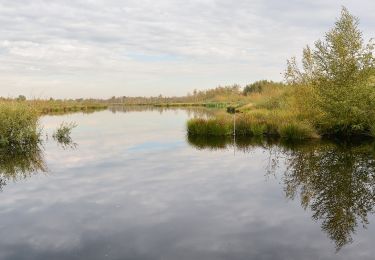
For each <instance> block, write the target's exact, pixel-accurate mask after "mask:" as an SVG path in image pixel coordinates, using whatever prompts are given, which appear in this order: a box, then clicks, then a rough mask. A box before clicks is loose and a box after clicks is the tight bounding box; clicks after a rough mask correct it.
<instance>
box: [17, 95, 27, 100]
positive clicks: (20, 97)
mask: <svg viewBox="0 0 375 260" xmlns="http://www.w3.org/2000/svg"><path fill="white" fill-rule="evenodd" d="M17 100H18V101H26V97H25V96H24V95H19V96H18V98H17Z"/></svg>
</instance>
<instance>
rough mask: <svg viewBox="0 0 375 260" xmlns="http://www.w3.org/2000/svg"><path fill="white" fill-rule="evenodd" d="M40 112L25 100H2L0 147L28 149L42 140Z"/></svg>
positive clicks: (0, 105) (0, 104)
mask: <svg viewBox="0 0 375 260" xmlns="http://www.w3.org/2000/svg"><path fill="white" fill-rule="evenodd" d="M38 118H39V115H38V112H37V111H36V110H35V109H34V108H32V107H31V106H29V105H28V104H26V103H24V102H15V101H14V102H0V148H7V149H8V148H9V149H20V150H24V149H28V148H30V147H34V146H35V144H36V143H38V142H39V141H40V129H39V125H38Z"/></svg>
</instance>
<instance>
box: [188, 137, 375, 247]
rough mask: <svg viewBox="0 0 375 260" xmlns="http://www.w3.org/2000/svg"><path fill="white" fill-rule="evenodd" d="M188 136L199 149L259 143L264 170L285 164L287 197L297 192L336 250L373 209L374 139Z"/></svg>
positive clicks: (241, 147)
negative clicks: (334, 140)
mask: <svg viewBox="0 0 375 260" xmlns="http://www.w3.org/2000/svg"><path fill="white" fill-rule="evenodd" d="M188 142H189V143H190V144H191V145H192V146H194V147H196V148H198V149H225V148H230V147H232V146H233V144H234V143H235V146H236V149H237V150H240V151H244V152H249V151H251V150H252V149H253V148H254V147H259V146H261V147H263V148H264V149H265V150H266V151H267V152H269V160H268V165H267V169H266V170H267V174H270V173H273V174H276V171H277V169H278V168H279V166H280V164H285V167H286V170H285V171H284V172H283V177H282V178H283V183H284V191H285V195H286V197H287V198H289V199H295V198H296V197H297V195H298V196H299V198H300V200H301V205H302V207H303V208H304V209H310V210H311V212H312V218H313V219H314V220H317V221H321V227H322V230H323V231H325V232H326V233H327V234H328V236H329V237H330V239H332V241H334V243H335V245H336V249H337V250H340V249H341V248H342V247H343V246H344V245H346V244H348V243H351V242H352V241H353V238H352V235H353V234H354V233H355V232H356V228H357V226H358V224H362V225H363V227H366V225H367V224H368V215H369V214H372V213H374V204H375V151H374V144H371V143H362V144H342V143H341V144H336V143H332V142H324V141H319V142H309V143H304V144H288V143H278V142H276V141H273V140H262V139H258V140H255V141H254V140H251V139H247V140H246V139H245V140H241V139H237V140H236V141H233V139H232V138H228V139H225V138H224V139H223V138H221V139H217V138H213V139H212V138H202V137H193V136H188Z"/></svg>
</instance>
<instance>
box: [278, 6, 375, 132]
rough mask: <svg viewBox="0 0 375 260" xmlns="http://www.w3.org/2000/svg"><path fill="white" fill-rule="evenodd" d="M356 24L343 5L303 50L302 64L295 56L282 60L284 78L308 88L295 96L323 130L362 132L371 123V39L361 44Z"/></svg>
mask: <svg viewBox="0 0 375 260" xmlns="http://www.w3.org/2000/svg"><path fill="white" fill-rule="evenodd" d="M358 24H359V20H358V18H356V17H354V16H353V15H351V14H350V13H349V12H348V10H347V9H346V8H345V7H343V8H342V11H341V17H340V18H339V19H338V20H337V21H336V23H335V26H334V28H333V29H331V30H330V31H329V32H328V33H326V35H325V39H324V40H323V41H322V40H319V41H317V42H316V43H315V49H311V48H310V47H309V46H307V47H306V48H305V49H304V50H303V58H302V69H300V68H299V66H298V65H297V62H296V59H295V58H292V59H291V60H288V62H287V70H286V73H285V78H286V81H287V82H288V83H289V84H292V85H296V86H299V87H302V88H304V89H305V90H308V91H307V93H308V94H307V95H306V92H305V95H301V96H300V97H297V98H302V99H304V100H302V101H301V100H300V102H299V103H300V104H305V105H308V106H310V107H311V106H312V107H313V109H314V111H315V112H316V113H317V114H319V115H320V116H319V117H317V118H318V120H316V122H315V123H316V125H317V126H318V127H319V129H320V130H321V131H322V132H323V134H324V133H329V134H332V133H335V134H337V133H340V134H349V135H350V134H362V133H368V132H369V131H371V128H372V127H373V126H374V125H375V87H374V78H373V76H374V68H375V59H374V56H373V53H372V52H373V50H374V44H373V43H372V41H370V42H369V43H368V44H364V40H363V36H362V32H361V31H360V30H359V29H358ZM297 93H298V90H297ZM305 99H309V100H305ZM305 108H306V109H309V108H307V107H305Z"/></svg>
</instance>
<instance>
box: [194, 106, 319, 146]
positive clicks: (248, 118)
mask: <svg viewBox="0 0 375 260" xmlns="http://www.w3.org/2000/svg"><path fill="white" fill-rule="evenodd" d="M187 131H188V134H189V135H202V136H228V135H233V134H234V127H233V116H231V115H219V116H217V117H214V118H193V119H190V120H189V121H188V122H187ZM235 134H236V136H248V137H262V136H267V137H278V138H281V139H285V140H304V139H313V138H319V135H318V134H317V132H316V130H315V129H314V128H313V127H312V126H311V124H309V123H308V122H307V121H303V120H299V119H298V115H296V114H293V113H290V112H286V111H269V110H254V111H251V112H249V111H248V112H246V113H241V114H237V115H236V128H235Z"/></svg>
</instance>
